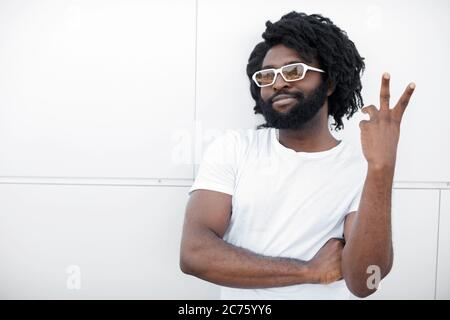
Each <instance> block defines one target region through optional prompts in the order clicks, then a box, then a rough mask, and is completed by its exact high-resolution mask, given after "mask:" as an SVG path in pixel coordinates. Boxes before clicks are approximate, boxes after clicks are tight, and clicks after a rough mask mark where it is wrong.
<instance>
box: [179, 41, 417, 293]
mask: <svg viewBox="0 0 450 320" xmlns="http://www.w3.org/2000/svg"><path fill="white" fill-rule="evenodd" d="M295 60H297V61H301V62H305V63H307V64H309V65H311V66H314V67H318V68H320V66H319V65H318V64H317V63H316V61H312V62H309V63H308V62H306V61H302V60H301V58H300V56H299V55H298V54H297V53H296V52H295V51H294V50H291V49H289V48H287V47H284V46H282V45H278V46H274V47H273V48H271V49H270V50H269V51H268V53H267V55H266V57H265V59H264V61H263V66H265V65H271V66H273V67H275V68H279V67H281V66H283V65H286V64H288V63H290V62H292V61H295ZM320 82H321V74H320V73H318V72H312V71H309V72H307V74H306V76H305V78H304V79H303V80H301V81H295V82H285V81H284V79H283V78H282V77H281V76H278V77H277V79H276V81H275V83H274V84H273V85H272V86H268V87H264V88H261V97H262V99H263V100H265V101H266V100H267V99H270V98H271V97H273V95H274V94H276V92H277V91H278V90H280V89H283V88H284V90H287V91H291V90H300V91H302V92H303V93H304V94H305V95H306V96H307V95H308V94H309V93H310V92H312V91H313V90H314V89H315V88H316V87H317V86H318V85H319V83H320ZM413 90H414V85H413V84H410V86H408V88H407V89H406V90H405V92H404V94H403V95H402V97H401V98H400V100H399V102H398V103H397V105H396V106H395V107H394V108H393V109H389V80H387V79H383V80H382V88H381V92H380V110H378V109H377V108H376V107H375V106H368V107H365V108H364V109H363V112H365V113H368V114H369V115H370V117H371V119H370V120H369V121H366V120H363V121H361V123H360V128H361V143H362V149H363V153H364V156H365V158H366V160H367V161H368V171H367V176H366V180H365V184H364V189H363V194H362V198H361V202H360V206H359V209H358V214H356V212H350V213H349V214H348V215H347V216H346V219H345V226H344V237H345V246H344V243H343V241H340V240H338V239H330V240H329V241H328V242H327V243H326V244H325V245H324V246H323V247H322V248H321V249H320V250H319V251H318V253H317V254H316V255H315V256H314V257H313V259H311V260H309V261H302V260H299V259H291V258H274V257H267V256H263V255H259V254H256V253H253V252H251V251H249V250H247V249H244V248H239V247H236V246H233V245H231V244H229V243H227V242H225V241H223V239H222V238H223V235H224V233H225V231H226V229H227V228H228V225H229V221H230V217H231V200H232V196H231V195H228V194H225V193H221V192H215V191H210V190H196V191H194V192H193V194H192V195H191V197H190V199H189V202H188V204H187V207H186V217H185V222H184V227H183V236H182V242H181V250H180V267H181V269H182V271H183V272H185V273H187V274H191V275H194V276H197V277H199V278H201V279H204V280H207V281H210V282H213V283H216V284H219V285H224V286H229V287H237V288H268V287H281V286H287V285H295V284H305V283H313V284H318V283H320V284H327V283H331V282H334V281H336V280H339V279H342V278H344V279H345V282H346V284H347V287H348V288H349V289H350V291H351V292H352V293H353V294H355V295H356V296H358V297H366V296H368V295H370V294H371V293H373V292H374V291H375V290H376V289H369V288H368V286H367V278H368V277H369V276H370V274H368V273H367V268H368V266H371V265H376V266H378V267H379V268H380V270H381V278H383V277H385V276H386V275H387V274H388V273H389V271H390V269H391V267H392V261H393V250H392V238H391V190H392V182H393V175H394V168H395V158H396V150H397V144H398V138H399V129H400V122H401V118H402V116H403V113H404V111H405V109H406V106H407V105H408V102H409V98H410V97H411V94H412V92H413ZM332 93H333V84H331V83H330V84H329V88H328V91H327V95H328V96H330V95H331V94H332ZM294 103H295V102H292V103H291V105H285V106H284V107H279V109H277V110H278V111H279V112H287V110H288V109H289V108H290V107H292V105H293V104H294ZM274 107H275V106H274ZM277 108H278V107H277ZM327 111H328V102H327V101H326V102H325V103H324V105H323V107H322V109H321V110H320V111H319V112H318V114H317V115H316V116H315V117H314V118H313V119H311V120H310V121H309V122H308V123H306V124H305V126H304V127H303V128H301V129H300V130H281V129H280V143H281V144H283V145H284V146H286V147H287V148H291V149H293V150H295V151H297V152H298V151H303V152H318V151H324V150H328V149H330V148H333V147H335V146H336V145H337V144H338V142H339V141H337V140H336V139H335V138H334V137H333V136H332V135H331V133H330V132H329V130H328V115H327Z"/></svg>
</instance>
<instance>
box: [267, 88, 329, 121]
mask: <svg viewBox="0 0 450 320" xmlns="http://www.w3.org/2000/svg"><path fill="white" fill-rule="evenodd" d="M327 89H328V88H327V81H322V83H321V84H320V85H319V86H318V87H317V88H316V89H315V90H314V91H313V92H312V93H311V94H310V95H309V96H308V97H307V98H305V96H304V94H303V93H302V92H298V91H297V92H287V91H280V92H278V93H277V94H276V95H275V96H273V97H272V98H275V97H276V96H277V95H279V94H283V93H285V94H291V95H293V96H294V97H295V98H296V99H297V103H296V104H295V105H293V106H292V107H291V109H290V110H289V111H288V112H286V113H281V112H278V111H277V110H276V109H274V108H273V106H272V102H271V101H272V98H271V99H268V101H267V102H264V101H263V100H262V99H261V97H260V98H259V105H260V106H261V110H262V113H263V115H264V118H265V119H266V125H265V126H266V127H273V128H277V129H293V130H296V129H301V128H303V127H304V125H305V123H307V122H308V121H310V120H311V119H312V118H313V117H314V116H315V115H316V114H317V113H318V112H319V110H320V109H321V108H322V107H323V105H324V103H325V101H326V99H327Z"/></svg>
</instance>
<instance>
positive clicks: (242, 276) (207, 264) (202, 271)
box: [182, 231, 317, 288]
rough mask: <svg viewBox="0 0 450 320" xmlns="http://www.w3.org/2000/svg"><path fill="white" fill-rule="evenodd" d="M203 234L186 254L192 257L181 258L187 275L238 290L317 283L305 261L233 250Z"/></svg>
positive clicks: (212, 234)
mask: <svg viewBox="0 0 450 320" xmlns="http://www.w3.org/2000/svg"><path fill="white" fill-rule="evenodd" d="M203 232H204V234H203V235H201V237H199V239H201V241H199V242H198V243H197V244H196V245H195V247H192V248H191V249H190V250H186V251H185V254H186V255H189V257H187V256H185V257H184V258H183V257H182V261H183V260H184V262H182V269H183V271H184V272H185V273H188V274H191V275H194V276H196V277H199V278H201V279H204V280H206V281H209V282H213V283H215V284H219V285H223V286H228V287H235V288H269V287H282V286H288V285H295V284H302V283H315V282H316V281H317V280H316V278H315V275H314V274H313V272H312V271H311V270H310V269H309V268H308V266H307V263H306V262H304V261H301V260H297V259H290V258H275V257H267V256H263V255H259V254H256V253H253V252H251V251H249V250H246V249H243V248H240V247H236V246H233V245H231V244H229V243H227V242H225V241H223V240H222V239H220V238H218V237H217V236H216V235H215V234H214V233H213V232H209V231H203ZM182 251H183V250H182ZM183 264H184V266H183Z"/></svg>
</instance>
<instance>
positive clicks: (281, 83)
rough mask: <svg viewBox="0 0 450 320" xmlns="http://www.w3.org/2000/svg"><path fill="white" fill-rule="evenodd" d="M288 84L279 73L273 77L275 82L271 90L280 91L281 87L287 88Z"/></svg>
mask: <svg viewBox="0 0 450 320" xmlns="http://www.w3.org/2000/svg"><path fill="white" fill-rule="evenodd" d="M289 86H290V84H289V82H287V81H285V80H284V78H283V76H282V75H281V73H278V74H277V75H276V76H275V82H274V83H273V85H272V88H273V89H274V90H276V91H278V90H280V89H281V88H283V87H289Z"/></svg>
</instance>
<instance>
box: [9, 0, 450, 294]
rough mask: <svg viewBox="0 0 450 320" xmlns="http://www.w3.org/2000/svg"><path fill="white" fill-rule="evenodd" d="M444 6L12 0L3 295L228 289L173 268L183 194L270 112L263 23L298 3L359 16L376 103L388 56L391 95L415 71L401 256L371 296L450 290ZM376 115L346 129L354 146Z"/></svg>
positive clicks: (355, 26)
mask: <svg viewBox="0 0 450 320" xmlns="http://www.w3.org/2000/svg"><path fill="white" fill-rule="evenodd" d="M449 9H450V4H449V3H448V2H447V1H445V0H442V1H438V0H435V1H420V0H416V1H395V2H392V1H387V0H384V1H381V0H380V1H357V0H352V1H346V2H345V4H343V2H336V1H332V0H329V1H323V0H322V1H298V0H296V1H276V2H261V1H256V0H247V1H236V0H233V1H206V0H188V1H186V0H170V1H162V0H160V1H137V0H133V1H123V0H122V1H106V0H93V1H88V0H80V1H76V0H73V1H69V0H65V1H56V0H54V1H48V0H46V1H32V0H23V1H13V0H1V1H0V70H1V72H0V261H2V263H0V283H2V286H1V289H0V298H3V299H13V298H25V299H28V298H38V299H39V298H41V299H48V298H62V299H78V298H85V299H95V298H106V299H108V298H113V299H115V298H123V299H183V298H184V299H208V298H211V299H214V298H217V297H218V290H217V287H216V286H214V285H212V284H209V283H206V282H204V281H201V280H198V279H196V278H193V277H190V276H186V275H184V274H182V273H181V272H180V271H179V268H178V248H179V241H180V236H181V227H182V221H183V217H184V209H185V204H186V202H187V199H188V198H187V191H188V189H189V187H190V185H191V184H192V182H193V179H194V177H195V174H196V170H197V165H198V163H199V161H200V159H201V154H202V150H203V149H204V147H205V146H206V145H207V144H208V143H209V142H210V141H211V140H212V139H213V138H214V137H215V136H217V135H218V134H220V133H221V132H223V130H225V129H227V128H252V127H255V126H256V125H257V124H260V123H262V122H263V118H262V117H261V116H260V115H258V116H256V115H254V114H253V109H252V106H253V101H252V100H251V96H250V93H249V83H248V79H247V77H246V74H245V67H246V62H247V59H248V56H249V54H250V52H251V50H252V49H253V47H254V45H256V43H258V42H259V41H261V37H260V36H261V34H262V32H263V31H264V29H265V26H264V23H265V21H266V20H271V21H272V22H273V21H276V20H278V19H279V18H280V17H281V15H283V14H285V13H287V12H289V11H291V10H297V11H305V12H307V13H322V14H324V15H325V16H328V17H330V18H331V19H332V20H333V21H334V22H335V23H336V24H337V25H338V26H340V27H341V28H342V29H344V30H346V31H347V33H348V35H349V37H350V39H352V40H353V41H354V42H355V44H356V46H357V48H358V50H359V51H360V53H361V55H362V56H364V57H365V58H366V60H365V62H366V72H365V74H364V76H363V79H362V80H363V86H364V89H363V96H364V99H365V103H366V104H372V103H373V104H378V98H377V95H378V93H379V82H380V77H381V74H382V73H383V72H384V71H389V72H390V73H391V76H392V80H391V96H392V100H393V101H395V100H396V99H397V98H398V97H399V96H400V94H401V92H402V91H403V89H404V88H405V87H406V85H407V84H408V83H409V82H411V81H414V82H416V84H417V89H416V91H415V93H414V97H413V99H412V100H411V102H410V105H409V106H408V110H407V112H406V113H405V117H404V121H403V123H402V132H401V138H400V145H399V154H398V158H397V168H396V175H395V184H394V188H395V190H394V193H393V209H392V215H393V232H394V247H395V251H396V260H395V265H394V269H393V271H392V273H391V274H390V275H389V276H388V277H387V278H386V280H385V281H383V282H382V287H381V288H380V290H379V291H378V292H377V293H376V294H375V295H373V296H372V297H371V298H372V299H379V298H389V299H391V298H400V299H410V298H411V299H418V298H424V299H434V298H438V299H444V298H446V299H449V298H450V278H449V276H448V272H446V271H447V270H449V268H450V232H449V231H448V230H450V193H449V191H450V190H449V189H450V169H449V166H448V163H450V151H449V150H450V148H449V143H448V137H449V136H450V126H448V125H447V121H448V119H450V106H449V103H448V102H447V100H448V99H446V90H447V88H448V87H450V80H449V77H447V76H445V75H446V74H449V72H450V64H449V63H448V62H447V59H446V58H447V57H448V56H449V55H450V44H449V40H447V38H448V37H447V33H448V32H449V31H450V21H449V20H448V19H447V16H448V12H450V11H449ZM367 118H368V116H366V115H365V116H363V115H362V114H361V113H358V114H357V115H355V116H354V117H353V118H352V119H350V120H349V121H345V122H344V123H345V131H344V132H338V133H335V132H333V134H335V135H336V137H338V138H341V137H344V138H346V139H348V140H349V141H350V142H352V143H354V144H355V145H356V146H359V143H360V142H359V127H358V122H359V121H360V120H361V119H367ZM71 266H75V267H71ZM68 268H69V270H68ZM73 270H75V271H73ZM68 271H69V272H68ZM78 271H80V274H79V276H78V274H77V272H78ZM72 272H74V273H72ZM74 279H75V280H74ZM77 280H81V281H80V282H77ZM68 281H69V282H70V283H69V285H68V284H67V283H68ZM74 283H75V284H77V283H79V284H81V287H80V288H79V289H77V288H76V285H75V287H73V286H74ZM71 288H72V289H71Z"/></svg>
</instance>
